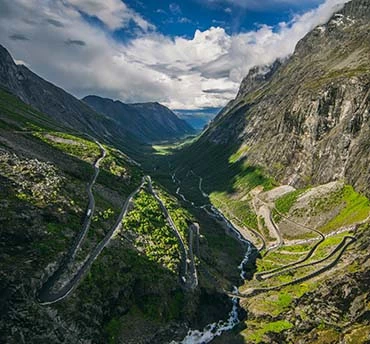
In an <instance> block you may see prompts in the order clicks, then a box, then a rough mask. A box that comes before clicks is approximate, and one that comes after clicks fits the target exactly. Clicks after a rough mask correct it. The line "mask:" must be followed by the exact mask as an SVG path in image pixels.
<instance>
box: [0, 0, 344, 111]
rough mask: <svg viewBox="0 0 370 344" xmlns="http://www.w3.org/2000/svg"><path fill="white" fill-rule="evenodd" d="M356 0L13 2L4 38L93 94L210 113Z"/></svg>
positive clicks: (29, 61)
mask: <svg viewBox="0 0 370 344" xmlns="http://www.w3.org/2000/svg"><path fill="white" fill-rule="evenodd" d="M346 1H348V0H186V1H185V0H184V1H179V0H178V1H169V0H158V1H154V0H104V1H103V0H63V1H60V0H49V1H44V0H27V1H24V0H5V1H0V43H1V44H2V45H4V46H5V47H6V48H8V49H9V50H10V52H11V54H12V56H13V57H14V58H15V59H16V60H17V63H23V64H25V65H27V66H28V67H29V68H31V69H32V70H33V71H34V72H36V73H37V74H39V75H41V76H42V77H44V78H46V79H47V80H49V81H51V82H53V83H55V84H57V85H59V86H61V87H63V88H64V89H66V90H67V91H69V92H71V93H72V94H74V95H76V96H77V97H83V96H85V95H88V94H97V95H100V96H104V97H109V98H113V99H119V100H121V101H124V102H146V101H158V102H161V103H162V104H164V105H166V106H168V107H170V108H171V109H173V110H177V111H181V112H182V113H184V111H185V112H186V111H188V112H189V113H191V114H194V115H195V116H196V114H203V115H204V114H207V115H208V114H209V113H210V112H212V111H217V110H218V109H219V108H221V107H223V106H225V105H226V104H227V102H228V101H230V100H231V99H233V98H234V97H235V95H236V94H237V92H238V88H239V85H240V82H241V80H242V79H243V77H245V75H246V74H247V73H248V71H249V70H250V68H252V67H254V66H256V65H259V66H266V65H269V64H271V63H273V62H274V61H275V60H276V59H277V58H286V57H287V56H289V55H290V54H292V52H293V51H294V47H295V45H296V43H297V42H298V41H299V40H300V39H301V38H302V37H304V35H305V34H306V33H308V32H309V31H311V30H312V29H313V28H315V27H316V26H317V25H321V24H324V23H326V22H327V21H328V19H329V18H330V17H331V15H332V14H333V13H334V12H335V11H336V10H338V9H340V7H341V6H343V4H344V3H345V2H346Z"/></svg>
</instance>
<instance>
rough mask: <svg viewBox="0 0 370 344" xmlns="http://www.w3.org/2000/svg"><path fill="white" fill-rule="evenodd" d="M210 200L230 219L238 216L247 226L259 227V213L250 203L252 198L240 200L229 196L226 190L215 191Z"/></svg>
mask: <svg viewBox="0 0 370 344" xmlns="http://www.w3.org/2000/svg"><path fill="white" fill-rule="evenodd" d="M210 200H211V202H212V204H214V205H215V206H216V207H217V208H220V209H222V211H223V212H224V213H225V215H227V217H228V218H229V219H232V220H233V219H234V218H236V219H237V220H239V221H241V222H242V223H243V224H245V225H246V226H248V227H250V228H253V229H258V221H257V215H256V213H255V212H254V211H253V209H252V208H251V205H250V199H244V198H243V200H239V199H235V198H233V197H229V195H228V194H227V193H226V192H213V193H212V194H211V195H210Z"/></svg>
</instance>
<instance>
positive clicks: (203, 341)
mask: <svg viewBox="0 0 370 344" xmlns="http://www.w3.org/2000/svg"><path fill="white" fill-rule="evenodd" d="M172 181H173V182H174V183H176V184H180V181H179V180H178V179H177V178H176V176H175V173H174V174H173V175H172ZM199 190H200V192H201V193H202V195H203V196H204V197H208V194H207V193H205V192H204V191H203V190H202V178H201V177H199ZM176 194H177V195H179V196H180V197H181V198H182V199H183V200H184V201H186V202H189V203H190V204H192V205H193V206H195V205H194V203H193V202H191V201H189V200H187V199H186V197H185V196H184V195H183V194H182V193H180V187H178V188H177V190H176ZM197 208H203V209H204V210H206V211H207V209H206V208H207V205H203V206H201V207H197ZM208 208H209V209H210V210H211V212H209V211H207V213H208V214H210V216H212V217H215V218H221V219H222V221H224V222H225V224H226V225H227V228H228V229H229V230H231V231H232V232H233V233H234V234H235V235H236V236H237V238H238V240H239V241H241V242H242V243H243V244H245V246H246V247H247V251H246V253H245V256H244V258H243V260H242V261H241V263H240V265H239V266H238V268H239V269H240V277H241V278H242V279H243V280H244V279H245V278H246V271H245V270H244V267H245V265H246V264H247V263H248V261H249V259H250V256H251V253H252V251H253V250H252V245H251V243H250V242H249V241H248V240H245V239H244V238H243V236H242V235H241V234H240V232H239V231H238V230H237V229H236V228H235V227H234V226H233V225H232V223H231V222H230V221H229V220H228V219H227V218H226V217H225V216H224V214H223V213H222V212H221V211H220V210H218V209H217V208H216V207H214V206H208ZM233 291H234V292H237V291H238V288H237V287H235V286H234V290H233ZM231 300H232V303H233V307H232V309H231V311H230V313H229V317H228V318H227V320H220V321H219V322H214V323H212V324H208V325H207V326H206V327H205V328H204V329H203V330H201V331H199V330H189V332H188V334H187V335H186V337H185V338H184V339H183V340H182V341H180V342H175V341H172V342H171V343H170V344H207V343H209V342H211V341H212V340H213V339H214V338H216V337H218V336H220V335H221V334H222V333H224V332H226V331H229V330H231V329H232V328H234V327H235V326H236V325H237V324H239V322H240V321H239V318H238V302H239V301H238V299H237V298H235V297H233V298H232V299H231Z"/></svg>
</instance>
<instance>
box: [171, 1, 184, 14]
mask: <svg viewBox="0 0 370 344" xmlns="http://www.w3.org/2000/svg"><path fill="white" fill-rule="evenodd" d="M168 8H169V9H170V11H171V13H172V14H181V13H182V11H181V7H180V5H178V4H176V3H172V4H170V5H169V6H168Z"/></svg>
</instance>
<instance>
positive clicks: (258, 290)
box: [228, 236, 356, 299]
mask: <svg viewBox="0 0 370 344" xmlns="http://www.w3.org/2000/svg"><path fill="white" fill-rule="evenodd" d="M355 241H356V238H355V237H352V236H347V237H345V238H343V241H342V243H341V244H340V247H338V246H339V245H338V246H337V248H336V249H335V250H334V251H335V252H334V253H333V252H331V254H330V256H333V255H334V254H335V253H337V252H338V250H340V251H339V253H338V255H337V257H336V258H335V259H334V260H333V261H332V262H331V263H329V264H328V265H325V266H324V267H322V268H320V269H318V270H316V271H314V272H312V273H310V274H308V275H305V276H302V277H300V278H297V279H295V280H293V281H291V282H288V283H283V284H280V285H277V286H272V287H267V288H251V289H249V290H247V291H246V292H244V293H240V292H237V293H228V295H229V296H232V297H237V298H240V299H242V298H249V297H251V296H255V295H257V294H260V293H264V292H268V291H272V290H279V289H281V288H284V287H287V286H290V285H294V284H298V283H303V282H305V281H307V280H309V279H312V278H314V277H316V276H318V275H320V274H322V273H324V272H326V271H328V270H330V269H332V268H333V267H334V266H335V265H336V264H337V263H338V262H339V260H340V258H341V257H342V255H343V253H344V252H345V250H346V249H347V247H348V246H349V245H351V244H353V243H354V242H355Z"/></svg>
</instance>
